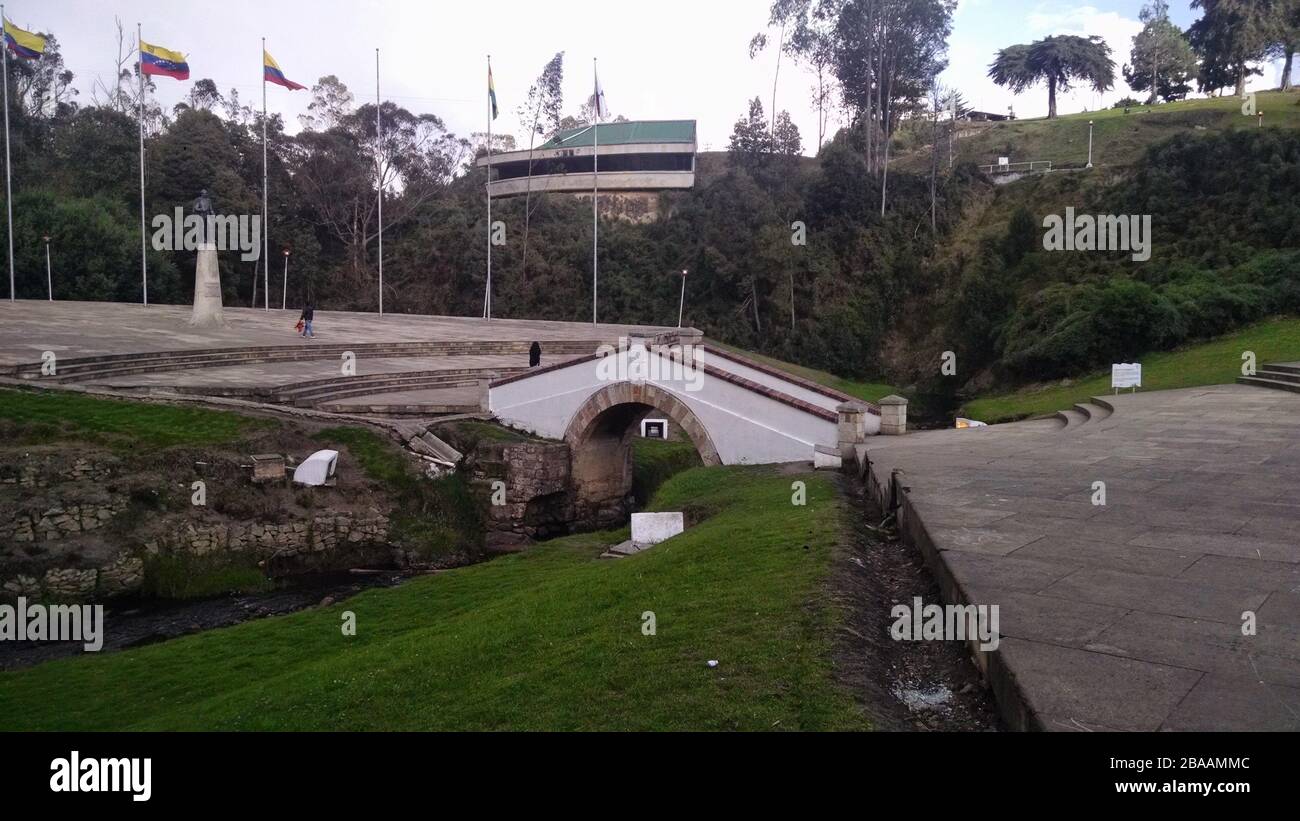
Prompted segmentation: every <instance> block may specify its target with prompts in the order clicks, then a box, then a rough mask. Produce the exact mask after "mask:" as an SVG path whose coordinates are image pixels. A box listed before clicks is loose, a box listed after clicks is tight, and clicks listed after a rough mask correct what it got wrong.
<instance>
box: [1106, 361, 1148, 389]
mask: <svg viewBox="0 0 1300 821" xmlns="http://www.w3.org/2000/svg"><path fill="white" fill-rule="evenodd" d="M1110 386H1111V387H1112V388H1114V389H1115V390H1120V389H1121V388H1140V387H1142V365H1141V364H1139V363H1137V362H1125V363H1121V364H1118V365H1111V366H1110Z"/></svg>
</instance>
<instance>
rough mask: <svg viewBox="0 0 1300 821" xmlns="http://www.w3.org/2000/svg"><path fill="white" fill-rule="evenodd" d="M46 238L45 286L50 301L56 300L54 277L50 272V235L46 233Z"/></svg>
mask: <svg viewBox="0 0 1300 821" xmlns="http://www.w3.org/2000/svg"><path fill="white" fill-rule="evenodd" d="M43 239H44V240H45V288H46V289H47V290H48V291H49V294H50V302H53V301H54V277H53V276H52V275H51V274H50V235H49V234H46V235H45V236H44V237H43Z"/></svg>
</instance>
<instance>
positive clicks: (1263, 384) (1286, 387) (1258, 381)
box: [1237, 376, 1300, 393]
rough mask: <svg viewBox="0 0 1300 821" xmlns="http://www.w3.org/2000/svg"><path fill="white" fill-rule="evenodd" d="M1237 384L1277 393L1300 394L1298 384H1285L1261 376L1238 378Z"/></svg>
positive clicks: (1299, 384) (1278, 380)
mask: <svg viewBox="0 0 1300 821" xmlns="http://www.w3.org/2000/svg"><path fill="white" fill-rule="evenodd" d="M1237 383H1238V384H1240V385H1254V386H1255V387H1257V388H1272V389H1273V390H1278V391H1290V392H1292V393H1300V383H1296V382H1285V381H1282V380H1280V379H1274V378H1268V379H1266V378H1264V377H1262V376H1239V377H1237Z"/></svg>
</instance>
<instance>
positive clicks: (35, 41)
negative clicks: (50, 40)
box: [5, 18, 45, 60]
mask: <svg viewBox="0 0 1300 821" xmlns="http://www.w3.org/2000/svg"><path fill="white" fill-rule="evenodd" d="M5 45H6V46H8V48H9V50H10V51H12V52H13V53H14V54H16V55H18V56H19V57H22V58H23V59H25V60H39V59H41V55H42V54H44V53H45V38H44V37H42V36H41V35H39V34H32V33H31V32H30V31H23V30H22V29H20V28H18V27H17V26H15V25H14V24H13V23H10V22H9V20H8V18H6V19H5Z"/></svg>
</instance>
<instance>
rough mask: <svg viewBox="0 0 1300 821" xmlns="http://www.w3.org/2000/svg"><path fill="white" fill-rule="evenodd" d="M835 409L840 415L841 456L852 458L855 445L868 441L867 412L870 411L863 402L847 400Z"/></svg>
mask: <svg viewBox="0 0 1300 821" xmlns="http://www.w3.org/2000/svg"><path fill="white" fill-rule="evenodd" d="M835 410H836V412H837V413H839V415H840V421H839V445H840V456H841V457H842V458H844V459H852V458H853V456H854V453H853V451H854V445H861V444H863V443H864V442H866V441H867V414H868V413H869V412H870V411H869V410H868V409H867V406H866V405H864V404H863V403H861V402H845V403H844V404H842V405H840V406H839V407H837V408H836V409H835Z"/></svg>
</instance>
